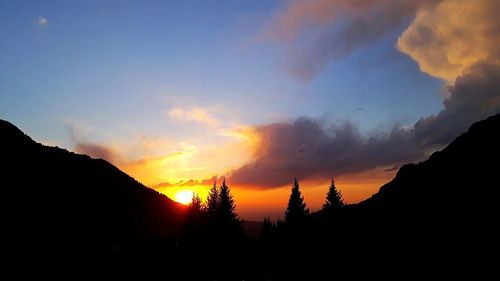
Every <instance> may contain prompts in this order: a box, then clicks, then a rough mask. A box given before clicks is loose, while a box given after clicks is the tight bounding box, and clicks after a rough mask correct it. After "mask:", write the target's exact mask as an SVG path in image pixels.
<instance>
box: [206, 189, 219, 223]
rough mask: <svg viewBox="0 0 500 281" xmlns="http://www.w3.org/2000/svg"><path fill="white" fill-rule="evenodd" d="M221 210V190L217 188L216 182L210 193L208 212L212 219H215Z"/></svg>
mask: <svg viewBox="0 0 500 281" xmlns="http://www.w3.org/2000/svg"><path fill="white" fill-rule="evenodd" d="M218 209H219V189H218V188H217V181H216V180H214V185H213V186H212V188H211V189H210V191H209V192H208V196H207V205H206V211H207V213H208V216H209V217H210V218H212V219H213V218H215V216H216V215H217V212H218Z"/></svg>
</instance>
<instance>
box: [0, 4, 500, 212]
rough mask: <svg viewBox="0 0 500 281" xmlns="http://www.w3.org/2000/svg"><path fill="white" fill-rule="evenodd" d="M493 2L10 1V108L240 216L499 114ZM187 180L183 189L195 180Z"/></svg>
mask: <svg viewBox="0 0 500 281" xmlns="http://www.w3.org/2000/svg"><path fill="white" fill-rule="evenodd" d="M499 6H500V3H499V2H498V1H495V0H477V1H468V0H443V1H439V0H404V1H399V0H373V1H367V0H359V1H348V0H287V1H285V0H266V1H264V0H262V1H250V0H248V1H243V0H241V1H230V0H227V1H223V0H205V1H194V0H187V1H153V0H146V1H128V0H120V1H118V0H116V1H113V0H107V1H91V0H89V1H62V0H61V1H50V0H49V1H23V0H16V1H14V0H12V1H11V0H0V118H2V119H6V120H8V121H10V122H12V123H14V124H15V125H16V126H18V127H20V128H21V129H22V130H23V131H24V132H25V133H27V134H29V135H30V136H31V137H32V138H33V139H35V140H36V141H39V142H42V143H44V144H47V145H52V146H59V147H62V148H65V149H68V150H70V151H74V152H78V153H86V154H89V155H91V156H93V157H96V158H104V159H106V160H108V161H110V162H111V163H113V164H115V165H116V166H118V167H119V168H120V169H122V170H123V171H125V172H127V173H128V174H130V175H132V176H133V177H135V178H136V179H138V180H139V181H141V182H142V183H144V184H145V185H147V186H149V187H151V188H155V189H157V190H158V191H160V192H162V193H165V194H166V195H167V196H169V197H172V198H174V199H175V198H176V194H178V192H182V191H189V192H191V191H193V192H197V193H199V194H200V196H201V197H204V196H205V195H206V192H207V190H208V188H209V187H210V186H211V185H212V184H213V181H214V180H218V182H219V184H220V180H221V179H222V178H226V179H227V183H228V185H229V186H230V187H231V188H232V191H233V194H234V197H235V199H236V204H237V210H238V212H239V214H240V215H241V216H242V217H243V218H245V219H250V220H261V219H262V218H263V217H264V216H271V217H272V218H274V219H277V218H280V217H281V216H282V215H283V212H284V209H285V207H286V203H287V200H288V196H289V192H290V187H291V184H292V182H293V179H294V177H297V178H298V179H299V181H300V183H301V188H302V192H303V194H304V197H305V201H306V203H307V204H308V206H309V207H310V209H311V210H317V209H319V208H320V207H321V205H322V203H323V201H324V197H325V194H326V192H327V188H328V184H329V182H330V180H331V178H332V177H335V179H336V183H337V187H338V188H339V189H340V190H341V192H342V193H343V197H344V200H345V201H346V202H348V203H355V202H359V201H361V200H363V199H366V198H368V197H369V196H370V195H371V194H373V193H375V192H376V191H377V190H378V188H379V187H380V186H381V185H382V184H384V183H385V182H387V181H389V180H390V179H391V178H392V177H394V175H395V173H396V171H397V168H398V167H400V166H401V165H402V164H404V163H409V162H418V161H421V160H424V159H425V158H426V157H428V156H429V155H430V154H431V153H432V152H433V151H436V150H438V149H441V148H443V147H444V146H445V145H446V144H447V143H449V142H450V141H451V140H453V139H454V138H455V137H456V136H458V135H459V134H461V133H462V132H464V131H465V130H466V129H467V127H468V126H469V125H470V124H472V123H473V122H474V121H478V120H480V119H483V118H486V117H488V116H489V115H492V114H495V113H499V112H500V93H499V88H500V86H499V85H498V84H499V82H498V81H500V68H499V64H500V52H499V47H498V46H500V34H499V32H500V20H499V19H498V17H497V15H496V13H495V11H498V10H500V7H499ZM184 194H185V193H184Z"/></svg>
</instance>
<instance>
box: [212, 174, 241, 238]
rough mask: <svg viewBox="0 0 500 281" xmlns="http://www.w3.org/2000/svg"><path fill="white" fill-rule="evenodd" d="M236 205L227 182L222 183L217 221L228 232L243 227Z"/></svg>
mask: <svg viewBox="0 0 500 281" xmlns="http://www.w3.org/2000/svg"><path fill="white" fill-rule="evenodd" d="M235 208H236V206H235V204H234V199H233V195H232V194H231V190H230V189H229V187H228V186H227V185H226V180H225V179H224V180H223V181H222V185H221V187H220V190H219V200H218V209H217V220H218V222H219V224H220V226H222V227H224V228H227V229H228V230H229V229H231V230H238V229H239V228H240V226H241V222H240V220H239V218H238V215H237V214H236V211H235Z"/></svg>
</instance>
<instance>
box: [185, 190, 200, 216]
mask: <svg viewBox="0 0 500 281" xmlns="http://www.w3.org/2000/svg"><path fill="white" fill-rule="evenodd" d="M202 213H203V203H202V202H201V198H200V196H198V193H194V194H193V198H191V203H189V205H188V210H187V215H188V216H200V215H201V214H202Z"/></svg>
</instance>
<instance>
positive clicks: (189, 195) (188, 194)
mask: <svg viewBox="0 0 500 281" xmlns="http://www.w3.org/2000/svg"><path fill="white" fill-rule="evenodd" d="M174 198H175V199H174V200H175V201H177V202H179V203H182V204H185V205H187V204H189V203H191V200H192V199H193V191H192V190H180V191H178V192H176V193H175V195H174Z"/></svg>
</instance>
